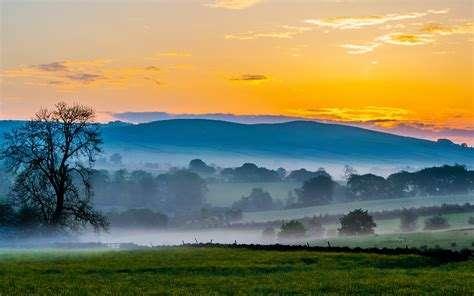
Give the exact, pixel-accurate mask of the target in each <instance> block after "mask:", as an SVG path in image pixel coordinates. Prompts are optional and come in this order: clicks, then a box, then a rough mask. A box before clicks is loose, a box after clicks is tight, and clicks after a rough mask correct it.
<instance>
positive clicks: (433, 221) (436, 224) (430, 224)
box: [425, 215, 449, 230]
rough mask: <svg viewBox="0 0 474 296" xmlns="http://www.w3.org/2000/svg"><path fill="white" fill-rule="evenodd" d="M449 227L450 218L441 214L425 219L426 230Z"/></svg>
mask: <svg viewBox="0 0 474 296" xmlns="http://www.w3.org/2000/svg"><path fill="white" fill-rule="evenodd" d="M448 227H449V224H448V220H446V218H444V217H443V216H441V215H436V216H433V217H431V218H428V219H426V220H425V230H436V229H445V228H448Z"/></svg>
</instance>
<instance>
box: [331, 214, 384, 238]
mask: <svg viewBox="0 0 474 296" xmlns="http://www.w3.org/2000/svg"><path fill="white" fill-rule="evenodd" d="M340 222H341V228H339V229H338V231H339V233H340V234H343V235H359V234H371V233H374V227H376V226H377V224H375V222H374V220H373V219H372V216H370V215H369V214H368V213H367V210H362V209H357V210H353V211H351V212H349V213H348V214H347V215H344V216H343V217H342V218H341V219H340Z"/></svg>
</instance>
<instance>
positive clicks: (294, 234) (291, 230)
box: [278, 220, 306, 240]
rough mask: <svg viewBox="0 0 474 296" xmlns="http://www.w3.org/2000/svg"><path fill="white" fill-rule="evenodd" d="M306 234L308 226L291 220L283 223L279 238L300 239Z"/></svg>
mask: <svg viewBox="0 0 474 296" xmlns="http://www.w3.org/2000/svg"><path fill="white" fill-rule="evenodd" d="M305 235H306V228H305V227H304V225H303V223H301V222H299V221H296V220H291V221H289V222H287V223H283V224H282V225H281V229H280V232H279V233H278V238H279V239H283V240H291V239H300V238H303V237H304V236H305Z"/></svg>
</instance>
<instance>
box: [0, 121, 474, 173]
mask: <svg viewBox="0 0 474 296" xmlns="http://www.w3.org/2000/svg"><path fill="white" fill-rule="evenodd" d="M20 123H21V122H18V121H16V122H12V121H0V132H1V131H6V130H9V129H11V128H12V127H13V126H16V125H18V124H20ZM102 134H103V139H104V148H105V151H106V152H107V153H111V152H121V153H123V155H124V158H125V159H127V158H131V159H133V160H140V161H150V162H153V161H154V162H158V161H168V162H170V163H173V162H176V164H178V165H180V164H181V162H183V161H184V162H183V163H186V162H187V161H189V160H190V159H191V158H194V157H201V158H203V159H205V160H208V161H210V162H216V163H218V164H221V163H219V161H220V160H222V159H225V160H230V161H233V162H235V163H236V164H237V163H242V162H245V161H258V160H262V161H261V162H260V163H265V160H266V162H267V163H268V162H273V163H275V164H276V165H278V164H279V163H281V161H279V160H285V162H287V163H292V164H295V165H297V163H298V161H299V162H318V163H321V164H324V163H336V164H342V163H349V164H355V165H357V164H360V163H367V164H370V165H376V164H393V165H399V166H403V165H416V164H419V165H438V164H444V163H463V164H467V165H473V164H474V149H473V148H464V147H461V146H459V145H455V144H451V143H449V142H434V141H428V140H421V139H416V138H410V137H402V136H398V135H392V134H388V133H382V132H376V131H372V130H367V129H363V128H357V127H352V126H345V125H338V124H326V123H318V122H312V121H292V122H286V123H274V124H239V123H231V122H226V121H217V120H205V119H175V120H163V121H155V122H149V123H142V124H127V123H123V122H113V123H109V124H104V125H103V126H102Z"/></svg>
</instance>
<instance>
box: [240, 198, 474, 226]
mask: <svg viewBox="0 0 474 296" xmlns="http://www.w3.org/2000/svg"><path fill="white" fill-rule="evenodd" d="M473 200H474V195H473V194H466V195H447V196H429V197H410V198H393V199H377V200H366V201H354V202H346V203H334V204H329V205H321V206H314V207H307V208H299V209H287V210H278V211H265V212H245V213H244V214H243V220H244V221H247V222H252V221H254V222H264V221H272V220H282V219H283V220H288V219H299V218H303V217H312V216H314V215H320V214H322V215H324V214H330V215H332V214H346V213H348V212H350V211H351V210H354V209H358V208H362V209H365V210H368V211H369V212H376V211H383V210H387V211H389V210H396V209H401V208H411V207H413V208H419V207H429V206H440V205H442V204H464V203H472V202H473Z"/></svg>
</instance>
